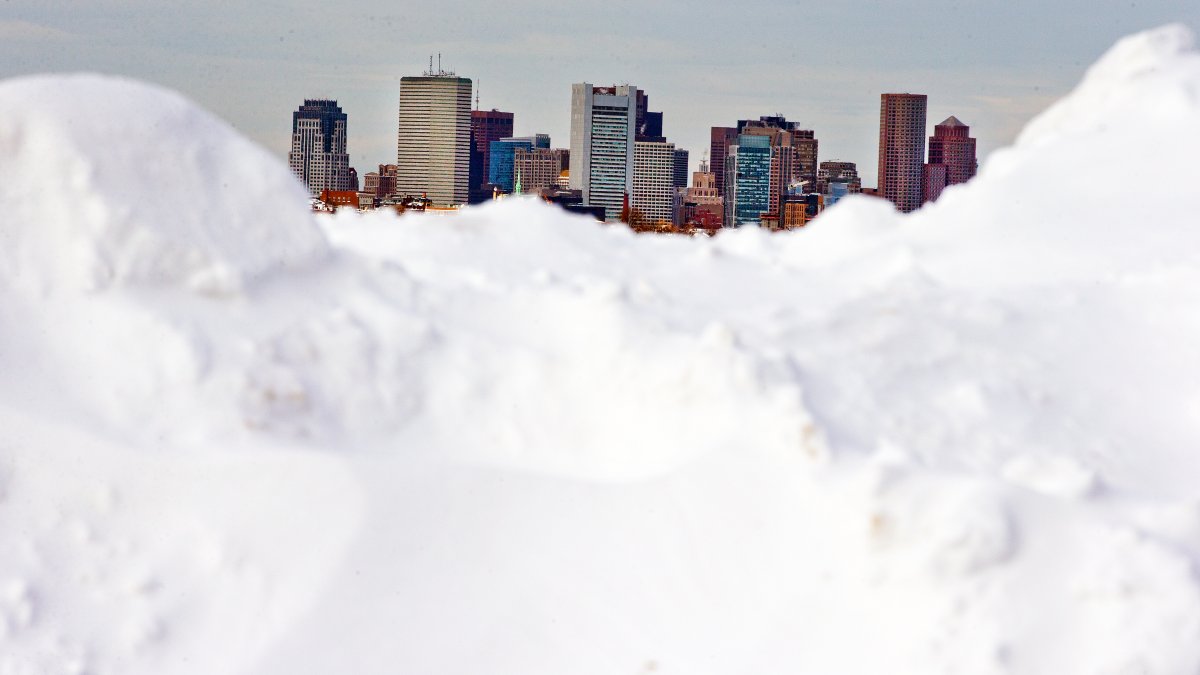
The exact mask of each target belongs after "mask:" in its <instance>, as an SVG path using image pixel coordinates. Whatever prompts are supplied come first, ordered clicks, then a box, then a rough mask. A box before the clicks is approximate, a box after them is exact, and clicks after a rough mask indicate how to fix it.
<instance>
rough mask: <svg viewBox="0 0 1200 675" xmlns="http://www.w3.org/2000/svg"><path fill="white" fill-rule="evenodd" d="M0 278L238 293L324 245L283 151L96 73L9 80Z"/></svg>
mask: <svg viewBox="0 0 1200 675" xmlns="http://www.w3.org/2000/svg"><path fill="white" fill-rule="evenodd" d="M0 204H4V208H5V214H4V219H3V221H2V222H0V235H3V239H4V242H5V245H4V247H3V250H2V251H0V280H2V281H3V283H5V285H21V286H23V287H26V288H32V289H35V290H37V291H39V292H51V291H54V290H57V289H71V290H100V289H104V288H109V287H111V286H114V285H139V286H147V285H149V286H164V285H165V286H186V287H188V288H192V289H194V290H197V291H202V292H205V293H232V292H236V291H237V290H239V289H240V288H242V287H243V286H244V285H245V284H246V283H247V282H249V281H251V280H252V279H254V278H257V277H261V276H263V275H267V274H269V273H271V272H274V271H278V270H283V269H288V268H295V267H298V266H304V265H306V264H308V263H309V262H311V261H312V260H314V259H317V258H320V257H321V256H322V255H323V254H324V253H325V252H326V247H325V243H324V241H323V238H322V236H321V235H320V233H319V231H318V230H317V228H316V226H315V224H314V223H313V222H312V220H311V216H310V214H309V213H308V212H307V209H306V196H305V193H304V192H303V189H302V188H301V187H300V186H299V185H297V183H296V181H295V179H294V178H293V177H292V176H291V174H290V173H289V172H288V170H287V169H286V167H281V166H279V162H278V160H277V159H276V158H274V157H271V156H270V155H268V154H267V153H266V152H265V151H263V150H261V149H260V148H258V147H256V146H254V145H253V144H252V143H250V142H248V141H246V140H245V139H243V138H242V137H241V136H240V135H238V134H237V133H236V132H234V131H233V129H232V128H231V127H229V125H228V124H226V123H224V122H223V121H221V120H218V119H216V118H215V117H213V116H212V115H209V114H208V113H206V112H204V111H203V110H200V109H199V108H197V107H196V106H195V105H193V104H192V103H190V102H189V101H187V100H186V99H184V98H183V97H182V96H179V95H178V94H175V93H173V92H169V91H166V90H163V89H159V88H157V87H153V86H151V85H147V84H142V83H139V82H133V81H130V80H123V79H119V78H112V77H101V76H96V75H76V76H70V77H62V76H51V77H29V78H22V79H16V80H10V81H7V82H5V83H4V84H3V85H2V86H0Z"/></svg>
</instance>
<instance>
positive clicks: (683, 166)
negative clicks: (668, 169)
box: [675, 149, 688, 188]
mask: <svg viewBox="0 0 1200 675" xmlns="http://www.w3.org/2000/svg"><path fill="white" fill-rule="evenodd" d="M687 186H688V151H687V150H680V149H676V150H675V187H677V188H686V187H687Z"/></svg>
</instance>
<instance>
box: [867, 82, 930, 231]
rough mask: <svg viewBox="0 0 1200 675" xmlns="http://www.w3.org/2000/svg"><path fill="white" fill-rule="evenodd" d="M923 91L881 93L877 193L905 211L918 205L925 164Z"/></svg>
mask: <svg viewBox="0 0 1200 675" xmlns="http://www.w3.org/2000/svg"><path fill="white" fill-rule="evenodd" d="M927 98H928V97H926V96H925V94H882V95H881V96H880V104H879V196H881V197H883V198H884V199H887V200H888V201H890V202H892V203H893V204H895V205H896V208H897V209H898V210H900V211H903V212H905V213H907V212H909V211H915V210H917V209H918V208H920V206H921V201H922V198H923V196H924V195H923V192H922V183H921V176H922V173H923V171H924V166H925V107H926V105H927Z"/></svg>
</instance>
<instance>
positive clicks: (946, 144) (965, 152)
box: [924, 116, 976, 202]
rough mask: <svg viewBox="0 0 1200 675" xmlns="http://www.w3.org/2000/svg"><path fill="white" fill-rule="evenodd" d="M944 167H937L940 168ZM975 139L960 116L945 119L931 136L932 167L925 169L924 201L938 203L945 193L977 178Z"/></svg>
mask: <svg viewBox="0 0 1200 675" xmlns="http://www.w3.org/2000/svg"><path fill="white" fill-rule="evenodd" d="M939 166H941V167H944V168H937V167H939ZM975 167H976V160H975V139H974V138H971V127H969V126H967V125H965V124H963V123H962V122H960V121H959V120H958V118H957V117H954V116H951V117H948V118H946V120H945V121H943V122H942V123H941V124H939V125H937V126H935V127H934V128H933V135H932V136H930V137H929V164H928V165H926V168H925V176H927V177H928V180H927V181H926V184H925V193H924V198H925V201H927V202H931V201H934V200H936V199H937V198H938V197H939V196H940V195H941V193H942V190H943V189H944V188H946V187H949V186H951V185H957V184H959V183H965V182H967V181H968V180H970V179H971V178H973V177H974V176H975Z"/></svg>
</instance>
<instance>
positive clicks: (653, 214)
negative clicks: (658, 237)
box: [629, 141, 675, 223]
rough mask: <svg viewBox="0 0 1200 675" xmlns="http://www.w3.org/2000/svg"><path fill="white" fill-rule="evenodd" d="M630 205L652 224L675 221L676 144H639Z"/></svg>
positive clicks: (635, 147) (635, 155)
mask: <svg viewBox="0 0 1200 675" xmlns="http://www.w3.org/2000/svg"><path fill="white" fill-rule="evenodd" d="M629 205H630V206H631V207H633V208H635V209H637V210H639V211H641V212H642V215H643V216H645V218H646V220H647V221H648V222H650V223H660V222H667V223H673V222H675V144H674V143H665V142H658V141H636V142H635V143H634V156H633V193H632V196H631V199H630V202H629Z"/></svg>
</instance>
